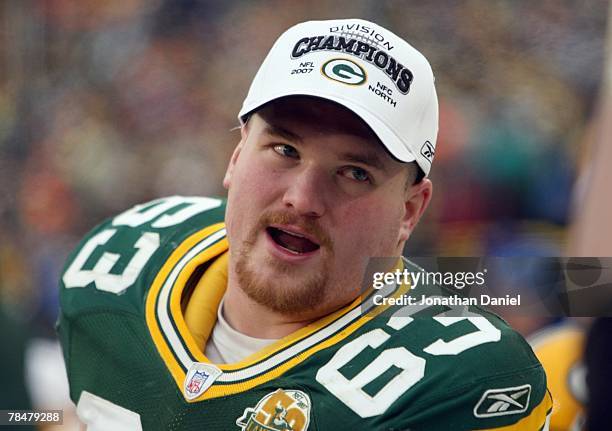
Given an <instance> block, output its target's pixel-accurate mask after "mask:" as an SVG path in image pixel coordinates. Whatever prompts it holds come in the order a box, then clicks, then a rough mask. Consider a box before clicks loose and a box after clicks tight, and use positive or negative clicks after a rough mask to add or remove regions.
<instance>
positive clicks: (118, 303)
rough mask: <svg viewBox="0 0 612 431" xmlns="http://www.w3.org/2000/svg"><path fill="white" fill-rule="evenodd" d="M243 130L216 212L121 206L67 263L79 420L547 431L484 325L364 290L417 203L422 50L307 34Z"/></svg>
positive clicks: (253, 96)
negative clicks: (378, 260)
mask: <svg viewBox="0 0 612 431" xmlns="http://www.w3.org/2000/svg"><path fill="white" fill-rule="evenodd" d="M239 118H240V121H241V125H242V127H241V140H240V142H239V143H238V145H237V147H236V148H235V150H234V152H233V154H232V156H231V160H230V161H229V166H228V168H227V172H226V175H225V178H224V181H223V183H224V185H225V187H226V188H227V190H228V197H227V201H225V200H222V199H214V198H205V197H177V196H174V197H170V198H164V199H158V200H155V201H153V202H149V203H145V204H142V205H138V206H136V207H134V208H132V209H130V210H128V211H126V212H124V213H122V214H120V215H118V216H116V217H114V218H112V219H110V220H108V221H106V222H104V223H102V224H100V225H99V226H98V227H96V228H95V229H94V230H93V231H92V232H91V233H90V234H89V235H87V237H86V238H85V239H84V240H83V241H82V243H81V244H80V245H79V246H78V247H77V249H76V250H75V251H74V252H73V254H72V255H71V257H70V258H69V261H68V263H67V265H66V269H65V272H64V274H63V276H62V286H61V307H62V311H61V316H60V322H59V332H60V335H61V339H62V343H63V348H64V354H65V357H66V363H67V369H68V375H69V379H70V390H71V397H72V398H73V400H74V401H75V403H77V412H78V414H79V415H80V417H81V418H82V420H83V422H85V423H86V424H87V426H88V429H89V430H110V429H112V430H162V429H163V430H187V431H190V430H193V431H195V430H198V431H199V430H211V431H217V430H218V431H227V430H248V431H260V430H261V431H263V430H295V431H305V430H348V429H354V430H428V431H435V430H444V431H448V430H484V429H496V430H506V431H510V430H542V429H547V415H548V413H549V411H550V408H551V399H550V396H549V394H548V391H547V389H546V377H545V374H544V372H543V370H542V367H541V366H540V363H539V362H538V360H537V359H536V357H535V356H534V354H533V352H532V350H531V349H530V348H529V346H528V345H527V344H526V342H525V341H524V339H523V338H522V337H521V336H519V335H518V334H517V333H516V332H514V331H513V330H512V329H510V328H509V327H508V326H507V325H506V324H505V323H504V322H503V321H502V320H501V319H500V318H498V317H497V316H495V315H493V314H490V313H487V312H485V311H483V310H480V309H478V308H476V307H471V308H469V309H464V310H462V311H461V312H460V313H457V312H456V310H454V311H453V310H450V309H449V308H448V307H444V306H431V307H420V308H418V307H417V309H414V308H413V309H408V308H407V307H405V306H403V305H401V304H400V303H399V302H395V303H394V302H393V301H386V302H385V301H378V302H376V303H375V302H373V301H372V300H371V298H372V294H373V291H372V289H368V288H367V286H368V285H367V280H368V277H367V276H366V270H367V268H368V264H369V262H370V261H371V259H372V258H374V257H382V256H399V255H400V254H401V252H402V249H403V246H404V243H405V242H406V240H407V239H408V237H409V236H410V234H411V232H412V231H413V229H414V227H415V225H416V224H417V222H418V221H419V219H420V218H421V216H422V214H423V212H424V211H425V209H426V207H427V205H428V204H429V201H430V198H431V193H432V184H431V181H430V180H429V179H428V178H427V174H428V173H429V170H430V167H431V163H432V160H433V157H434V152H435V143H436V135H437V129H438V101H437V96H436V91H435V87H434V77H433V73H432V70H431V68H430V65H429V63H428V62H427V60H426V59H425V57H423V55H421V54H420V53H419V52H418V51H416V50H415V49H414V48H413V47H412V46H410V45H409V44H408V43H407V42H405V41H404V40H402V39H401V38H399V37H398V36H396V35H395V34H393V33H391V32H390V31H388V30H386V29H384V28H382V27H380V26H378V25H376V24H374V23H371V22H367V21H363V20H358V19H347V20H333V21H317V22H306V23H302V24H299V25H296V26H294V27H292V28H290V29H289V30H287V31H286V32H285V33H283V35H281V36H280V38H279V39H278V40H277V41H276V43H275V44H274V46H273V47H272V49H271V51H270V52H269V54H268V56H267V57H266V59H265V60H264V62H263V64H262V65H261V67H260V69H259V71H258V73H257V75H256V76H255V78H254V80H253V82H252V85H251V88H250V90H249V92H248V95H247V97H246V100H245V101H244V105H243V107H242V109H241V111H240V113H239ZM393 262H394V266H393V267H389V268H388V269H390V270H392V269H400V268H404V269H406V268H408V269H410V270H413V271H417V270H419V268H416V267H415V266H414V265H413V264H411V263H410V262H407V261H401V260H398V259H397V258H396V259H393ZM364 279H365V280H366V289H363V290H362V283H363V282H364ZM407 288H408V289H409V288H410V286H406V285H402V284H400V283H389V284H388V285H386V286H385V288H384V289H381V290H380V291H376V292H377V293H378V295H379V296H380V295H382V297H383V298H390V299H394V298H399V295H400V294H401V293H402V292H405V291H406V289H407ZM437 294H438V295H439V294H442V293H441V292H440V291H437Z"/></svg>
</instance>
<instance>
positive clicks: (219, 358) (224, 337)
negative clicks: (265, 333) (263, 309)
mask: <svg viewBox="0 0 612 431" xmlns="http://www.w3.org/2000/svg"><path fill="white" fill-rule="evenodd" d="M275 341H277V340H271V339H267V338H254V337H249V336H248V335H244V334H243V333H241V332H238V331H236V330H235V329H234V328H232V327H231V326H230V324H229V323H227V320H225V317H223V299H222V300H221V303H220V304H219V309H218V310H217V323H215V327H214V328H213V331H212V334H211V336H210V338H209V339H208V342H207V343H206V349H205V352H204V354H205V355H206V357H207V358H208V359H210V360H211V362H213V363H215V364H232V363H235V362H240V361H241V360H243V359H244V358H246V357H247V356H249V355H251V354H253V353H255V352H257V351H259V350H261V349H263V348H264V347H266V346H268V345H270V344H272V343H274V342H275Z"/></svg>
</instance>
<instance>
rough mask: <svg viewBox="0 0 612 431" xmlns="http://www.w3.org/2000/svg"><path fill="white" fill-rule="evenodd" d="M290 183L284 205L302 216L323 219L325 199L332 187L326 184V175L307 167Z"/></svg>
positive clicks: (291, 179)
mask: <svg viewBox="0 0 612 431" xmlns="http://www.w3.org/2000/svg"><path fill="white" fill-rule="evenodd" d="M289 181H290V184H288V186H287V190H286V191H285V194H284V195H283V204H284V205H285V206H287V207H292V208H293V209H294V210H295V211H297V212H298V213H299V214H300V215H304V216H308V217H321V216H322V215H323V214H324V213H325V208H326V203H325V199H326V196H327V195H328V189H329V187H330V184H327V185H326V184H325V182H326V176H325V173H324V172H322V170H321V169H317V168H315V167H305V168H304V169H302V170H300V172H299V173H298V174H296V175H295V176H293V177H292V178H290V179H289Z"/></svg>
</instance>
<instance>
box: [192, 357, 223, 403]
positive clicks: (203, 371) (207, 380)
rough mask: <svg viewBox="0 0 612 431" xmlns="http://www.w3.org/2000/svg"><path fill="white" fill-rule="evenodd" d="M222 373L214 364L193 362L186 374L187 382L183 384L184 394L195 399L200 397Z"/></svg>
mask: <svg viewBox="0 0 612 431" xmlns="http://www.w3.org/2000/svg"><path fill="white" fill-rule="evenodd" d="M220 375H221V370H220V369H219V368H217V367H215V366H214V365H213V364H206V363H202V362H194V363H192V364H191V367H190V368H189V371H188V372H187V375H186V376H185V383H184V384H183V394H184V395H185V398H187V399H188V400H193V399H194V398H197V397H199V396H200V395H202V394H203V393H204V391H206V389H208V388H209V387H210V385H212V384H213V383H214V382H215V380H216V379H217V377H219V376H220Z"/></svg>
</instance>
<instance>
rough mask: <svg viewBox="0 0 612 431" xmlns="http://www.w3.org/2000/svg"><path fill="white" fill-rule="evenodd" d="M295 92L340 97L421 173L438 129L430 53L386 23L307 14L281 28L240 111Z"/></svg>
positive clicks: (428, 161) (338, 99) (427, 163)
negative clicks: (426, 54)
mask: <svg viewBox="0 0 612 431" xmlns="http://www.w3.org/2000/svg"><path fill="white" fill-rule="evenodd" d="M292 95H306V96H315V97H320V98H324V99H328V100H331V101H333V102H336V103H339V104H341V105H343V106H344V107H346V108H348V109H349V110H351V111H353V112H354V113H355V114H356V115H358V116H359V117H360V118H361V119H362V120H363V121H365V122H366V123H367V124H368V125H369V126H370V128H371V129H372V131H373V132H374V133H375V134H376V135H377V136H378V138H379V139H380V140H381V141H382V143H383V144H384V145H385V147H386V148H387V149H388V150H389V152H390V153H391V154H392V155H393V156H394V157H395V158H397V159H398V160H400V161H402V162H412V161H416V162H417V163H418V165H419V166H420V167H421V169H422V170H423V172H425V175H427V174H428V173H429V170H430V168H431V162H432V161H433V157H434V153H435V147H436V138H437V135H438V98H437V95H436V89H435V86H434V76H433V72H432V70H431V66H430V65H429V62H428V61H427V59H426V58H425V57H424V56H423V55H422V54H421V53H420V52H419V51H417V50H416V49H414V48H413V47H412V46H411V45H409V44H408V43H407V42H406V41H404V40H403V39H402V38H400V37H399V36H397V35H395V34H394V33H392V32H390V31H389V30H387V29H385V28H383V27H381V26H379V25H377V24H374V23H372V22H369V21H365V20H361V19H339V20H330V21H308V22H304V23H301V24H297V25H295V26H293V27H291V28H290V29H289V30H287V31H285V32H284V33H283V34H282V35H281V36H280V37H279V38H278V40H277V41H276V42H275V43H274V46H273V47H272V49H271V50H270V52H269V53H268V55H267V57H266V58H265V60H264V61H263V63H262V65H261V67H260V68H259V71H258V72H257V74H256V75H255V78H254V79H253V82H252V83H251V88H250V89H249V93H248V94H247V97H246V99H245V100H244V103H243V105H242V109H241V110H240V113H239V114H238V118H239V119H240V120H241V121H244V119H245V118H247V117H248V115H249V114H250V113H252V112H253V111H254V110H256V109H257V108H259V107H261V106H262V105H264V104H265V103H268V102H270V101H272V100H274V99H278V98H280V97H285V96H292Z"/></svg>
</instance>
